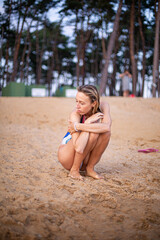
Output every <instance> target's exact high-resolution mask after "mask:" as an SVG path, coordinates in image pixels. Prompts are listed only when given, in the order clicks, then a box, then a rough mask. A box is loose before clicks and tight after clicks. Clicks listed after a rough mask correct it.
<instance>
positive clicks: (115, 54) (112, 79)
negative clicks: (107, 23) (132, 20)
mask: <svg viewBox="0 0 160 240" xmlns="http://www.w3.org/2000/svg"><path fill="white" fill-rule="evenodd" d="M118 39H119V32H118V33H117V36H116V40H115V43H116V44H115V51H114V58H113V73H112V76H111V85H110V96H114V95H115V92H116V89H115V88H116V72H117V64H116V61H117V52H118V49H119V42H118Z"/></svg>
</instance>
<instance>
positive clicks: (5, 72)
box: [3, 1, 12, 84]
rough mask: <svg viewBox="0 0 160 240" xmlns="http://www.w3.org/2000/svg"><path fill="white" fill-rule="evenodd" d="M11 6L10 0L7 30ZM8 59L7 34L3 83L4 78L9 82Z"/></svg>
mask: <svg viewBox="0 0 160 240" xmlns="http://www.w3.org/2000/svg"><path fill="white" fill-rule="evenodd" d="M11 7H12V1H11V2H10V6H9V16H8V30H9V29H10V19H11ZM8 60H9V36H8V38H7V43H6V57H5V65H4V66H5V68H4V69H5V70H4V73H3V84H4V81H5V79H6V83H7V82H9V71H8V70H9V65H8Z"/></svg>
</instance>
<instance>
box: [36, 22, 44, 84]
mask: <svg viewBox="0 0 160 240" xmlns="http://www.w3.org/2000/svg"><path fill="white" fill-rule="evenodd" d="M45 39H46V29H45V27H44V29H43V39H42V48H41V51H40V54H39V61H38V71H37V82H38V84H40V80H41V75H42V58H43V53H44V44H45Z"/></svg>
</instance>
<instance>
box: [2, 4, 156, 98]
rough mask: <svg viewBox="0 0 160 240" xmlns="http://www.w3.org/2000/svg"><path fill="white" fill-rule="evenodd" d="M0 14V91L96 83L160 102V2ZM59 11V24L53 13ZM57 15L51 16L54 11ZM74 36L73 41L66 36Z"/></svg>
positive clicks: (17, 7) (31, 7)
mask: <svg viewBox="0 0 160 240" xmlns="http://www.w3.org/2000/svg"><path fill="white" fill-rule="evenodd" d="M3 9H4V12H1V13H0V91H2V88H3V87H5V86H6V85H7V84H8V83H9V82H23V83H25V84H26V85H27V84H28V85H30V84H42V85H45V86H46V87H47V89H48V95H49V96H51V95H52V94H53V89H52V86H53V84H56V86H57V87H58V86H60V84H62V83H63V84H65V85H71V86H75V87H77V86H79V85H81V84H88V83H90V84H94V85H96V86H98V88H99V91H100V95H109V96H121V95H122V91H121V87H120V86H121V80H120V78H119V74H120V73H122V72H124V70H125V69H128V70H129V72H130V73H131V74H132V82H131V89H130V91H131V93H132V94H134V95H135V96H141V97H143V96H144V89H145V86H148V88H146V89H147V91H149V95H150V96H152V97H159V96H160V79H159V72H160V51H159V48H160V47H159V42H160V38H159V35H160V0H131V1H127V0H119V1H118V0H112V1H104V0H96V1H94V0H88V1H87V0H79V1H76V0H58V1H57V0H28V1H26V0H4V1H3ZM51 9H52V10H54V11H55V12H58V15H59V17H58V18H57V21H52V18H51V17H49V14H48V12H49V10H51ZM54 11H53V12H54ZM65 29H67V30H68V31H70V30H72V36H69V34H66V31H64V30H65Z"/></svg>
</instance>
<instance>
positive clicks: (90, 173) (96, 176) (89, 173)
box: [86, 168, 104, 179]
mask: <svg viewBox="0 0 160 240" xmlns="http://www.w3.org/2000/svg"><path fill="white" fill-rule="evenodd" d="M86 175H87V176H89V177H92V178H94V179H104V177H102V176H101V175H99V174H98V173H96V172H95V171H94V170H93V169H89V168H88V169H87V168H86Z"/></svg>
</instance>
